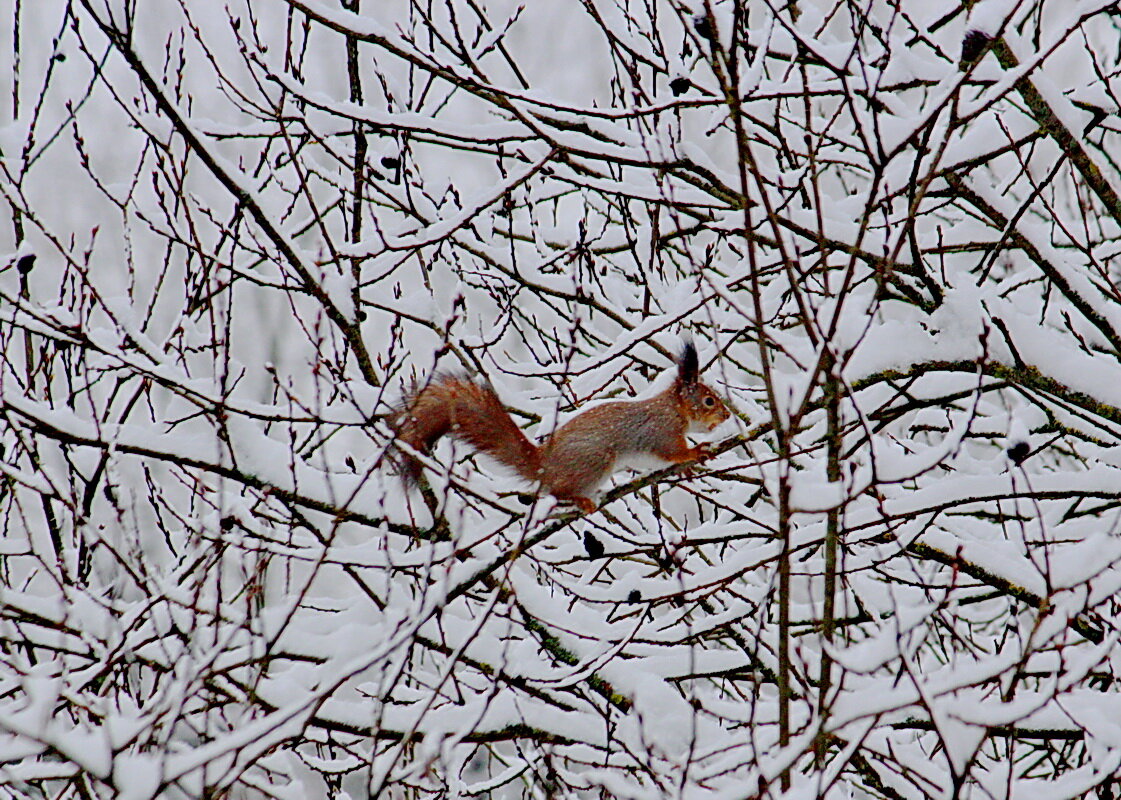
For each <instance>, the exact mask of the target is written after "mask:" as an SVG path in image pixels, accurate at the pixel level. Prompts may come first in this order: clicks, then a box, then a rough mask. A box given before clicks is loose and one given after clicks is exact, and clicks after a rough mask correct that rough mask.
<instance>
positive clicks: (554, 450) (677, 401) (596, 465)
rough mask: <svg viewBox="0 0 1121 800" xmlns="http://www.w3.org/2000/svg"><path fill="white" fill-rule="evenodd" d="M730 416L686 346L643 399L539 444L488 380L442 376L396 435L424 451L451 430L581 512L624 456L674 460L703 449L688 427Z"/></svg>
mask: <svg viewBox="0 0 1121 800" xmlns="http://www.w3.org/2000/svg"><path fill="white" fill-rule="evenodd" d="M729 416H730V414H729V412H728V409H727V407H726V406H725V405H724V403H723V402H722V401H721V400H720V398H719V397H717V395H716V393H715V392H713V391H712V389H710V388H709V387H707V386H705V385H704V384H703V383H701V382H700V379H699V375H698V366H697V352H696V350H695V349H694V348H693V346H692V345H686V346H685V351H684V353H683V354H682V357H681V361H680V362H679V364H678V374H677V378H676V380H675V381H674V382H673V385H672V386H670V387H669V388H668V389H666V390H665V391H664V392H661V393H660V394H657V395H655V396H654V397H651V398H649V399H646V400H624V401H618V402H612V403H604V404H603V405H598V406H596V407H595V408H591V409H588V410H587V411H584V412H582V413H580V414H578V415H577V416H576V417H574V418H573V419H571V420H570V421H568V422H567V423H565V424H564V425H562V426H561V427H560V428H558V429H557V430H556V431H555V432H554V433H553V435H552V436H550V437H549V438H548V439H547V440H546V441H545V442H544V444H542V445H541V446H540V447H538V446H537V445H535V444H534V443H533V442H531V441H530V440H529V439H527V438H526V436H525V434H524V433H522V431H521V429H520V428H518V426H517V425H515V424H514V421H513V420H512V419H511V418H510V415H509V414H508V413H507V412H506V409H505V408H504V407H503V405H502V402H501V401H500V400H499V399H498V396H497V395H496V394H495V393H494V390H493V389H492V388H490V386H487V385H484V384H481V383H477V382H475V381H473V380H471V379H470V378H466V377H458V376H451V375H442V376H437V377H436V378H434V379H433V380H432V381H431V382H430V383H428V384H427V385H426V386H424V387H423V388H421V389H420V390H419V391H417V392H416V393H415V394H414V395H413V396H412V397H411V398H408V399H407V400H406V403H405V407H404V409H403V410H402V412H401V414H400V416H399V417H398V420H397V425H396V427H397V436H398V439H399V440H400V441H401V442H403V443H405V444H407V445H408V446H409V447H411V448H412V449H414V450H416V451H418V452H423V453H427V452H429V451H430V450H431V448H432V446H433V445H434V444H435V443H436V441H437V440H438V439H439V438H440V437H441V436H445V435H448V436H454V437H455V438H457V439H459V440H461V441H463V442H466V443H467V444H469V445H471V446H472V447H474V448H475V449H476V450H478V451H479V452H481V453H485V454H487V455H488V456H490V457H491V458H494V459H495V460H496V461H499V462H501V463H502V464H505V465H506V466H507V467H510V468H511V469H513V470H514V471H515V472H516V473H517V474H518V475H520V476H521V477H523V478H525V479H526V480H527V481H531V482H537V483H540V484H541V486H542V488H544V489H545V490H546V491H547V492H549V493H550V494H552V495H553V496H554V497H556V498H557V499H558V500H563V501H567V502H571V503H574V504H575V505H576V506H578V507H579V508H580V509H581V510H582V511H585V512H589V511H593V510H594V509H595V503H594V502H593V501H592V500H591V497H590V496H591V495H592V494H593V493H594V492H595V490H596V488H597V487H598V486H599V485H600V484H601V483H602V482H603V481H604V479H606V478H607V476H608V475H610V474H611V472H612V471H614V469H615V465H616V462H617V461H618V460H619V459H620V458H626V457H627V456H636V455H641V456H652V457H654V458H658V459H660V460H662V461H665V462H668V463H672V464H677V463H682V462H686V461H697V460H700V459H701V458H703V457H704V456H705V455H707V451H706V450H705V449H704V448H701V447H690V446H689V444H688V442H686V441H685V433H686V432H687V431H689V430H712V429H713V428H715V427H716V426H717V425H719V424H720V423H721V422H723V421H724V420H726V419H728V417H729ZM401 465H402V471H403V473H404V474H405V476H406V478H407V479H410V480H412V481H414V482H415V480H416V479H417V478H418V477H419V476H420V464H419V463H418V462H417V460H416V459H415V458H413V457H412V456H410V455H408V454H407V453H402V456H401Z"/></svg>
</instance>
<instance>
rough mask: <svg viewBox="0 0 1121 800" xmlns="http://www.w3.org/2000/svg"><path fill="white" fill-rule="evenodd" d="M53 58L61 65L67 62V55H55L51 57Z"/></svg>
mask: <svg viewBox="0 0 1121 800" xmlns="http://www.w3.org/2000/svg"><path fill="white" fill-rule="evenodd" d="M51 58H53V59H54V60H55V61H57V62H58V63H59V64H61V63H62V62H64V61H65V60H66V53H55V54H54V55H53V56H51Z"/></svg>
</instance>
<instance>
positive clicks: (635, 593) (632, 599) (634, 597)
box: [627, 589, 642, 603]
mask: <svg viewBox="0 0 1121 800" xmlns="http://www.w3.org/2000/svg"><path fill="white" fill-rule="evenodd" d="M627 602H628V603H641V602H642V592H640V591H639V590H638V589H631V590H630V591H629V592H628V593H627Z"/></svg>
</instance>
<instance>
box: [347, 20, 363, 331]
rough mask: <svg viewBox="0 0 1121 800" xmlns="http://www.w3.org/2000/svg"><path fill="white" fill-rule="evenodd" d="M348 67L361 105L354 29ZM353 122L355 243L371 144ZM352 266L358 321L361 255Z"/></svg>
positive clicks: (353, 97) (352, 231) (354, 98)
mask: <svg viewBox="0 0 1121 800" xmlns="http://www.w3.org/2000/svg"><path fill="white" fill-rule="evenodd" d="M361 6H362V0H343V8H345V9H346V10H347V11H351V12H353V13H355V14H360V13H362V9H361ZM346 71H347V78H348V80H349V83H350V102H352V103H354V104H355V105H361V104H362V102H363V100H364V97H363V92H362V72H361V69H360V68H359V63H358V39H357V38H356V37H355V36H354V34H353V33H348V34H347V36H346ZM352 125H353V128H354V169H353V178H352V183H353V187H354V188H353V192H354V196H353V197H352V198H351V203H350V242H351V244H356V243H357V242H359V241H361V240H362V201H363V197H364V193H365V183H366V178H365V176H366V154H367V152H368V149H369V144H368V142H367V141H366V133H365V131H364V130H363V128H362V122H361V121H359V120H357V119H356V120H354V122H353V123H352ZM350 270H351V274H352V276H353V279H354V288H353V289H352V290H351V291H352V296H353V301H354V313H355V315H356V316H357V319H358V321H359V322H361V321H362V311H361V307H360V305H359V296H360V294H361V285H362V281H361V278H362V258H361V256H358V255H355V256H351V259H350Z"/></svg>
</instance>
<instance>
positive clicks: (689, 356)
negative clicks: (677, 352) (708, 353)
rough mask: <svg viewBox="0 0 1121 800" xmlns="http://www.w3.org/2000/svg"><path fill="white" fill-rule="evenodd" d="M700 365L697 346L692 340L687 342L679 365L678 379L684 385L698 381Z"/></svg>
mask: <svg viewBox="0 0 1121 800" xmlns="http://www.w3.org/2000/svg"><path fill="white" fill-rule="evenodd" d="M699 371H700V367H699V364H698V362H697V348H696V347H694V346H693V343H692V342H686V343H685V348H684V349H683V350H682V351H681V361H679V362H678V365H677V379H678V380H679V381H681V383H682V384H684V385H689V384H692V383H696V382H697V378H698V377H700V376H699Z"/></svg>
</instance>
